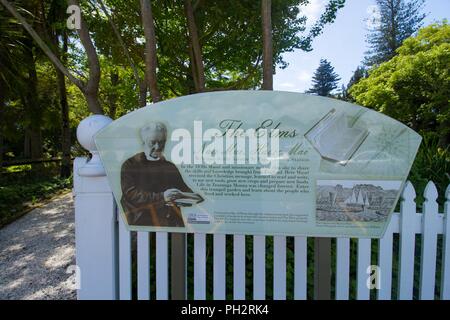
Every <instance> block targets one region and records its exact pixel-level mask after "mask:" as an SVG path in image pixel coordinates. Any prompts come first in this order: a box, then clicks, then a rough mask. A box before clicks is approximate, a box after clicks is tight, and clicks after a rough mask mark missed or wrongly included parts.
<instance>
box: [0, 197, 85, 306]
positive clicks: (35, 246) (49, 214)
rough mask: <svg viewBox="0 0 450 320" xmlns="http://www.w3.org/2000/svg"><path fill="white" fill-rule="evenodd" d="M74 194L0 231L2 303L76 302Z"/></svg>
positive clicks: (35, 211) (0, 290) (0, 294)
mask: <svg viewBox="0 0 450 320" xmlns="http://www.w3.org/2000/svg"><path fill="white" fill-rule="evenodd" d="M74 264H75V223H74V209H73V200H72V194H71V193H69V194H65V195H62V196H60V197H58V198H56V199H54V200H53V201H52V202H51V203H49V204H47V205H45V206H43V207H41V208H37V209H34V210H33V211H31V212H30V213H28V214H26V215H25V216H23V217H22V218H20V219H19V220H17V221H14V222H13V223H11V224H10V225H8V226H6V227H4V228H2V229H0V299H9V300H10V299H52V300H53V299H75V298H76V291H75V285H74V279H75V276H74V275H73V274H71V273H66V270H67V268H68V267H69V266H71V265H74Z"/></svg>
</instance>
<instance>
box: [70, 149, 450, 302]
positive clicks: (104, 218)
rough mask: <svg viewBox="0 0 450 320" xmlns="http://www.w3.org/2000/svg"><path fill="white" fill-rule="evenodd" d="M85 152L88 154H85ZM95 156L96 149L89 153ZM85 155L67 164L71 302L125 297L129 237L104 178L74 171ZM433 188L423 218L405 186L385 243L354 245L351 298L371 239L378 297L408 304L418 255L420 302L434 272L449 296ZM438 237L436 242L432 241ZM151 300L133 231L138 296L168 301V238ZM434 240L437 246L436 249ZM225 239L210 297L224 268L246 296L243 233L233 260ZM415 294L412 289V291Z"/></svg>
mask: <svg viewBox="0 0 450 320" xmlns="http://www.w3.org/2000/svg"><path fill="white" fill-rule="evenodd" d="M91 151H92V150H91ZM94 152H95V151H94ZM85 164H86V159H85V158H77V159H76V160H75V163H74V195H75V221H76V258H77V266H78V270H79V278H80V289H79V290H78V299H124V300H126V299H131V297H132V251H131V245H132V243H131V233H130V232H129V231H127V230H126V228H125V225H124V223H123V222H122V219H120V217H119V218H118V215H117V212H116V211H117V209H116V206H115V202H114V199H113V196H112V193H111V189H110V187H109V185H108V182H107V179H106V176H104V175H102V173H101V172H100V173H99V174H92V172H90V173H89V174H88V175H84V176H81V175H80V174H79V168H80V167H83V166H84V165H85ZM437 196H438V194H437V190H436V187H435V185H434V183H433V182H430V183H428V185H427V187H426V189H425V193H424V197H425V199H426V200H425V202H424V204H423V213H418V212H416V204H415V200H414V199H415V197H416V194H415V191H414V187H413V186H412V184H411V183H409V182H408V183H407V184H406V187H405V189H404V191H403V194H402V199H401V204H400V213H395V214H394V216H393V218H392V219H391V222H390V224H389V227H388V229H387V231H386V234H385V236H384V238H382V239H381V240H371V239H359V240H357V266H356V269H357V272H356V283H357V285H356V299H361V300H365V299H370V293H371V292H370V289H369V288H368V286H367V279H368V277H369V275H368V273H367V268H368V267H369V266H370V265H372V264H373V263H372V262H371V244H372V241H378V261H377V265H378V267H379V272H378V274H379V275H381V277H380V278H379V290H377V294H376V297H377V299H383V300H386V299H412V298H413V290H414V283H415V281H414V267H415V260H416V259H418V257H420V279H419V286H418V290H419V291H418V292H419V298H420V299H434V298H435V288H436V281H437V280H436V279H438V275H440V297H439V298H440V299H450V261H449V260H450V221H449V220H450V219H448V218H446V217H448V215H449V214H450V186H449V187H448V188H447V190H446V199H447V200H446V203H445V208H444V213H443V214H440V213H438V204H437V202H436V199H437ZM395 234H399V250H398V251H399V255H398V257H394V256H393V252H394V251H393V243H394V241H393V238H394V235H395ZM416 235H421V237H420V241H421V252H415V247H416ZM439 235H442V240H438V236H439ZM155 239H156V261H155V262H154V264H155V266H156V267H155V269H156V279H154V280H153V281H155V282H156V296H154V297H150V286H151V274H150V237H149V233H147V232H138V234H137V298H138V299H150V298H152V299H155V298H156V299H168V298H169V248H168V234H167V233H165V232H157V233H156V237H155ZM438 241H441V246H438ZM294 243H295V249H294V251H295V252H294V279H293V282H294V283H293V287H294V299H306V298H307V261H308V260H307V256H308V255H309V254H312V253H311V252H308V249H307V238H306V237H295V239H294ZM438 247H441V248H442V249H441V250H442V251H441V252H440V255H441V261H442V262H441V270H437V268H436V261H437V255H438ZM206 249H207V246H206V235H205V234H195V235H194V253H193V254H194V258H193V260H194V266H193V268H194V288H193V290H194V299H205V298H206V286H207V277H206V273H207V268H206V262H207V261H206V259H207V257H206ZM225 249H226V236H225V235H223V234H215V235H213V257H212V259H213V298H214V299H225V298H226V289H227V288H226V272H227V271H226V265H227V264H230V263H232V264H233V272H232V274H233V275H232V277H233V289H232V290H233V298H234V299H236V300H239V299H245V298H246V283H245V279H246V276H245V273H246V256H245V254H246V246H245V236H244V235H234V236H233V259H232V261H227V260H226V251H225ZM265 250H266V237H264V236H254V237H253V298H254V299H265V298H266V251H265ZM350 254H351V251H350V239H349V238H338V239H336V257H337V259H336V272H335V274H336V277H335V284H334V286H335V298H336V299H349V292H350V281H351V277H350ZM394 259H398V261H399V266H398V275H397V278H398V289H397V292H398V297H392V296H391V291H392V286H393V281H392V279H393V271H392V270H393V260H394ZM286 261H287V257H286V237H283V236H275V237H273V284H272V285H273V299H286V288H287V280H286ZM416 290H417V288H416Z"/></svg>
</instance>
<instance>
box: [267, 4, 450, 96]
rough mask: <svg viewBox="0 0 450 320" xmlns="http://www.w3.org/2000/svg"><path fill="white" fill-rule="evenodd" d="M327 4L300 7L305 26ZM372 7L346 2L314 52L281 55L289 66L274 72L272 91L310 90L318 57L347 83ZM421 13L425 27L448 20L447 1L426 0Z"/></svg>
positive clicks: (361, 52)
mask: <svg viewBox="0 0 450 320" xmlns="http://www.w3.org/2000/svg"><path fill="white" fill-rule="evenodd" d="M326 3H327V0H311V1H310V4H309V5H308V6H307V7H302V11H303V14H304V15H306V16H307V17H308V20H309V23H308V25H310V24H312V23H313V22H314V21H315V20H316V19H317V18H318V17H319V16H320V14H321V12H323V10H324V5H325V4H326ZM374 5H375V0H347V1H346V4H345V7H344V8H343V9H341V10H340V11H339V13H338V16H337V18H336V21H335V22H334V23H333V24H330V25H327V26H326V27H325V29H324V32H323V34H322V35H320V36H319V37H317V38H316V39H315V40H314V42H313V51H311V52H304V51H301V50H296V51H294V52H290V53H286V54H284V56H283V57H284V59H285V60H286V61H287V62H288V63H289V66H288V67H287V68H286V69H284V70H281V69H277V71H276V74H275V76H274V90H282V91H296V92H304V91H305V90H307V89H309V88H310V87H311V78H312V75H313V73H314V71H315V70H316V68H317V67H318V65H319V61H320V59H321V58H324V59H327V60H328V61H330V62H331V64H332V65H333V66H334V68H335V71H336V73H338V74H339V76H340V77H341V78H342V80H341V83H343V84H347V83H348V81H349V80H350V78H351V76H352V75H353V71H354V70H355V69H356V67H357V66H358V64H359V63H360V62H361V61H362V59H363V57H364V52H365V51H366V50H367V45H366V42H365V37H366V34H367V19H368V18H370V17H371V16H372V13H371V12H373V10H371V8H373V6H374ZM424 12H425V13H427V14H428V15H427V17H426V19H425V21H424V25H428V24H430V23H432V22H435V21H440V20H442V19H444V18H447V19H449V20H450V0H425V6H424Z"/></svg>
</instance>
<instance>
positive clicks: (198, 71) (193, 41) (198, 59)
mask: <svg viewBox="0 0 450 320" xmlns="http://www.w3.org/2000/svg"><path fill="white" fill-rule="evenodd" d="M184 11H185V14H186V22H187V29H188V35H189V42H188V44H189V49H188V50H189V57H190V60H191V69H192V78H193V80H194V85H195V90H196V91H197V92H202V91H204V90H205V70H204V65H203V55H202V48H201V44H200V40H199V36H198V28H197V23H196V21H195V15H194V8H193V6H192V2H191V0H185V1H184Z"/></svg>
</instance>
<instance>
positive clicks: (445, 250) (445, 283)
mask: <svg viewBox="0 0 450 320" xmlns="http://www.w3.org/2000/svg"><path fill="white" fill-rule="evenodd" d="M445 199H446V201H445V205H444V228H443V229H444V231H443V234H444V236H443V237H442V238H443V244H442V277H441V299H442V300H450V185H448V186H447V190H445Z"/></svg>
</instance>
